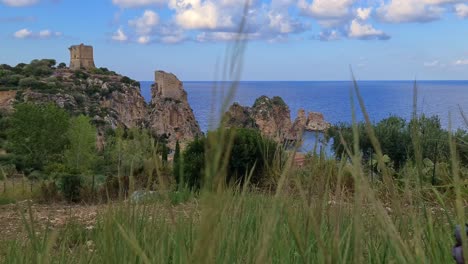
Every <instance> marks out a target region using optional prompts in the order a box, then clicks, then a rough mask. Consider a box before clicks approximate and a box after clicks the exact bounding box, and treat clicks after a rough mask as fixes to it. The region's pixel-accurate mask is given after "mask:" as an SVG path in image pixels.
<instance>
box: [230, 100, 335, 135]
mask: <svg viewBox="0 0 468 264" xmlns="http://www.w3.org/2000/svg"><path fill="white" fill-rule="evenodd" d="M224 122H225V123H224V125H225V126H226V127H240V128H251V129H259V130H260V132H261V133H262V135H264V136H267V137H269V138H271V139H273V140H275V141H277V142H280V143H288V142H295V141H299V140H301V139H302V134H303V133H304V131H320V132H323V131H325V130H327V129H328V128H330V124H329V123H327V122H326V121H325V120H324V117H323V114H321V113H317V112H311V113H308V115H306V111H305V110H304V109H300V110H299V111H298V113H297V117H296V119H295V120H294V123H292V122H291V115H290V110H289V107H288V105H287V104H286V103H285V102H284V101H283V99H281V97H278V96H276V97H272V98H269V97H267V96H261V97H259V98H257V100H255V103H254V105H253V106H252V107H247V106H241V105H239V104H238V103H234V104H233V105H232V106H231V107H230V108H229V110H228V111H227V112H226V113H225V114H224Z"/></svg>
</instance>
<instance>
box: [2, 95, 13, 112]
mask: <svg viewBox="0 0 468 264" xmlns="http://www.w3.org/2000/svg"><path fill="white" fill-rule="evenodd" d="M15 97H16V91H0V110H3V111H6V112H10V111H11V110H13V103H14V102H15Z"/></svg>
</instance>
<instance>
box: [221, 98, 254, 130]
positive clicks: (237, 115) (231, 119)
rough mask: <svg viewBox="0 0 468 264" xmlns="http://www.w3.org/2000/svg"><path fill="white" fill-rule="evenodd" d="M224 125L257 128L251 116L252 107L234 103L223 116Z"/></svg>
mask: <svg viewBox="0 0 468 264" xmlns="http://www.w3.org/2000/svg"><path fill="white" fill-rule="evenodd" d="M224 118H225V122H226V127H242V128H258V127H257V124H256V123H255V120H254V119H253V118H252V108H250V107H247V106H241V105H240V104H238V103H234V104H233V105H231V107H229V110H228V111H227V112H226V114H225V116H224Z"/></svg>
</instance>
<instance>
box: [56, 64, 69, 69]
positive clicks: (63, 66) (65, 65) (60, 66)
mask: <svg viewBox="0 0 468 264" xmlns="http://www.w3.org/2000/svg"><path fill="white" fill-rule="evenodd" d="M57 68H59V69H65V68H67V64H65V63H64V62H61V63H59V65H58V66H57Z"/></svg>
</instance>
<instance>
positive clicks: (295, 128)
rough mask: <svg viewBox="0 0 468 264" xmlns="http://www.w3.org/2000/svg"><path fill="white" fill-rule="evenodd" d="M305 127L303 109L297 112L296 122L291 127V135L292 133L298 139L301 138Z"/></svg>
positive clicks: (305, 120) (305, 118) (305, 121)
mask: <svg viewBox="0 0 468 264" xmlns="http://www.w3.org/2000/svg"><path fill="white" fill-rule="evenodd" d="M306 125H307V116H306V113H305V111H304V109H299V111H298V112H297V117H296V120H294V123H293V125H292V128H291V133H294V134H295V135H297V136H298V137H299V136H301V135H302V133H304V130H305V128H306Z"/></svg>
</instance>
